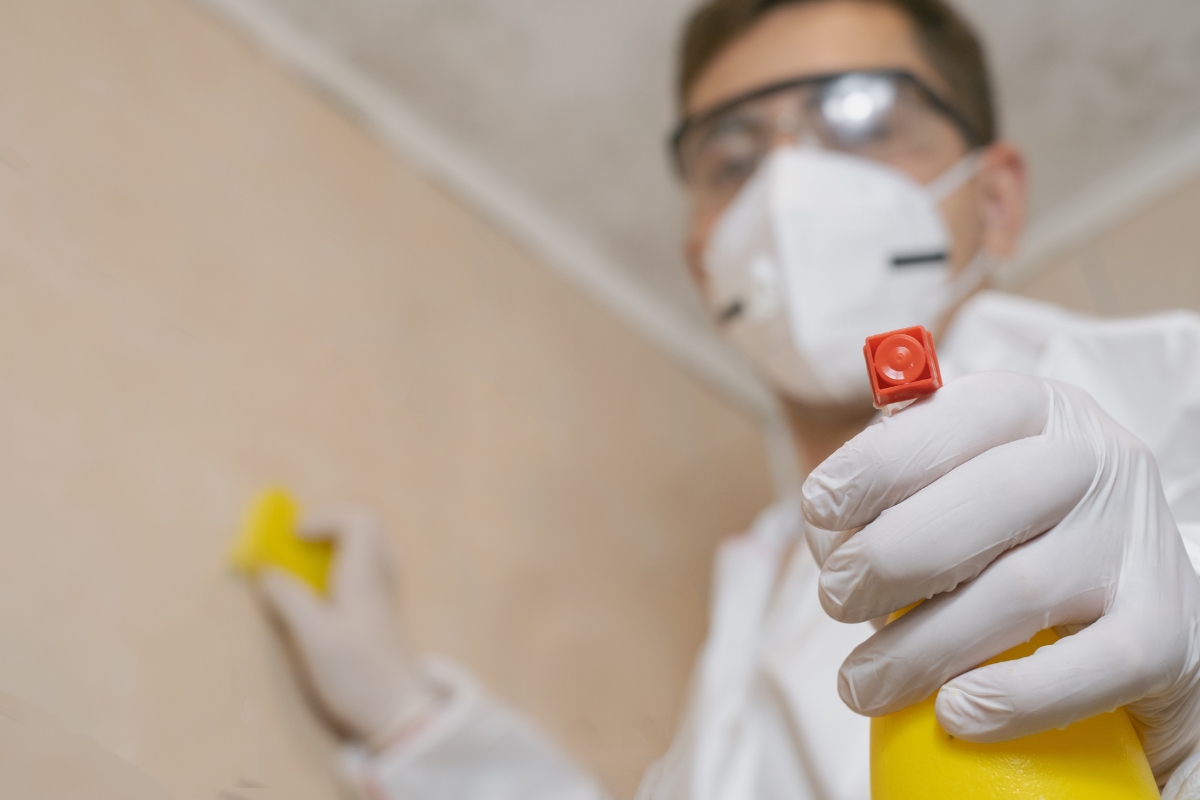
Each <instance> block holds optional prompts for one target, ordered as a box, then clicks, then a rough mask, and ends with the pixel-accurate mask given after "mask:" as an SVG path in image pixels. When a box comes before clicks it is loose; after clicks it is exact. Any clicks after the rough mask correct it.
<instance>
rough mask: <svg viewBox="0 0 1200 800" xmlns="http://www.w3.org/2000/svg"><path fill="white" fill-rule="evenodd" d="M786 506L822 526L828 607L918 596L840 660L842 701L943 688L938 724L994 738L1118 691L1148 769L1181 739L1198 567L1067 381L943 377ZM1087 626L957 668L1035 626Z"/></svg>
mask: <svg viewBox="0 0 1200 800" xmlns="http://www.w3.org/2000/svg"><path fill="white" fill-rule="evenodd" d="M803 505H804V511H805V517H806V518H807V519H808V521H809V522H810V523H811V524H812V525H814V526H817V527H819V528H822V529H825V530H823V531H822V530H810V532H809V541H810V545H811V546H812V549H813V552H814V554H815V556H816V558H817V561H818V563H822V562H823V568H822V572H821V578H820V596H821V603H822V605H823V606H824V607H825V610H826V611H827V612H828V613H829V614H830V615H831V616H832V617H834V618H835V619H838V620H842V621H844V622H859V621H864V620H870V619H874V618H877V617H880V616H882V615H885V614H888V613H890V612H892V611H896V610H898V609H901V608H904V607H905V606H907V605H909V604H910V603H913V602H915V601H917V600H921V599H925V600H926V601H927V602H925V603H923V604H922V605H920V606H919V607H917V608H916V609H914V610H913V611H911V612H909V613H908V614H907V615H905V616H904V617H902V618H901V619H899V620H897V621H896V622H894V623H892V624H890V625H888V626H887V627H885V628H883V629H882V630H880V631H879V632H877V633H876V634H875V635H874V636H872V637H871V638H870V639H868V640H867V641H866V642H864V643H863V644H862V645H861V646H859V647H858V648H856V649H855V650H854V652H853V653H851V655H850V657H849V658H848V659H847V660H846V662H845V663H844V664H843V665H842V669H841V672H840V675H839V686H838V689H839V693H840V694H841V696H842V699H843V700H844V701H845V702H846V704H847V705H849V706H850V707H851V708H852V709H854V710H855V711H857V712H859V713H861V714H866V715H869V716H878V715H882V714H886V713H889V712H892V711H895V710H898V709H900V708H904V707H905V706H908V705H911V704H912V703H915V702H918V701H920V700H922V699H924V698H926V697H928V696H929V695H930V694H932V693H933V692H935V691H938V689H939V687H941V689H940V691H938V697H937V702H936V710H937V718H938V721H939V722H940V723H941V725H942V727H943V728H944V729H945V730H946V731H947V732H948V733H950V734H952V735H954V736H957V737H960V738H962V739H966V740H968V741H974V742H997V741H1003V740H1007V739H1012V738H1016V737H1019V736H1025V735H1027V734H1032V733H1035V732H1039V731H1043V730H1048V729H1050V728H1059V727H1063V726H1066V725H1068V724H1070V723H1071V722H1074V721H1076V720H1079V719H1083V718H1085V717H1089V716H1092V715H1094V714H1097V713H1100V712H1104V711H1110V710H1112V709H1114V708H1117V707H1118V706H1122V705H1123V706H1126V707H1127V709H1128V711H1129V713H1130V715H1131V716H1132V718H1133V721H1134V723H1135V725H1136V726H1137V727H1138V729H1139V732H1140V733H1141V734H1142V735H1143V736H1144V745H1145V750H1146V755H1147V757H1148V758H1149V760H1150V765H1151V767H1152V768H1153V769H1154V772H1155V775H1156V776H1158V779H1159V782H1160V784H1161V783H1162V782H1163V781H1165V780H1166V778H1167V776H1168V775H1169V773H1170V771H1171V770H1172V769H1173V768H1174V767H1175V766H1176V765H1177V764H1179V762H1180V761H1181V760H1182V759H1183V758H1185V757H1186V756H1187V755H1188V753H1189V752H1191V750H1192V748H1193V746H1194V745H1195V743H1196V742H1197V739H1198V734H1200V687H1198V681H1200V580H1198V579H1197V577H1196V574H1195V572H1193V570H1192V566H1191V564H1190V563H1189V561H1188V557H1187V555H1186V553H1185V551H1184V546H1183V542H1182V540H1181V539H1180V536H1179V532H1178V530H1177V528H1176V526H1175V522H1174V520H1173V518H1172V516H1171V511H1170V509H1169V508H1168V506H1167V501H1166V498H1165V497H1164V495H1163V491H1162V488H1161V486H1160V482H1159V475H1158V467H1157V465H1156V464H1155V461H1154V457H1153V456H1152V455H1151V453H1150V452H1149V450H1148V449H1147V448H1146V447H1145V445H1143V444H1142V443H1141V442H1140V441H1138V440H1137V439H1135V438H1134V437H1133V436H1132V435H1131V434H1130V433H1128V432H1127V431H1125V430H1124V429H1123V428H1121V427H1120V426H1118V425H1117V424H1116V423H1115V422H1114V421H1113V420H1112V419H1111V418H1110V417H1109V416H1108V415H1107V414H1105V413H1104V411H1102V410H1101V409H1100V407H1099V406H1098V405H1097V404H1096V403H1095V402H1094V401H1093V400H1092V399H1091V397H1090V396H1089V395H1087V394H1086V393H1085V392H1083V391H1081V390H1079V389H1077V388H1075V387H1072V386H1068V385H1065V384H1061V383H1057V382H1050V381H1045V380H1041V379H1039V378H1034V377H1030V376H1026V375H1018V374H1013V373H1004V372H989V373H979V374H976V375H972V376H968V377H966V378H962V379H960V380H957V381H954V382H952V383H951V384H949V385H948V386H946V387H945V388H944V389H942V390H941V391H939V392H938V393H937V394H936V395H934V396H933V397H930V398H928V399H926V400H923V401H921V402H919V403H916V404H914V405H913V406H911V407H909V408H907V409H905V410H903V411H902V412H900V413H899V414H897V415H895V416H894V417H891V418H887V419H884V420H882V422H881V423H880V424H878V425H873V426H871V427H870V428H868V429H867V430H865V431H863V432H862V433H861V434H859V435H858V436H857V437H855V438H854V439H853V440H851V441H850V442H849V443H847V444H846V445H845V446H844V447H842V449H840V450H839V451H837V452H836V453H834V454H833V456H831V457H830V458H829V459H828V460H827V461H825V463H823V464H821V466H820V467H818V468H817V469H816V470H815V471H814V472H813V473H812V474H811V475H810V476H809V478H808V480H807V481H806V482H805V484H804V489H803ZM860 526H865V527H863V528H862V529H861V530H858V531H856V532H855V531H854V529H856V528H859V527H860ZM832 531H846V533H840V534H839V533H832ZM929 598H932V599H929ZM1086 623H1091V625H1090V626H1089V627H1086V628H1084V629H1083V630H1081V631H1080V632H1078V633H1076V634H1075V635H1074V636H1070V637H1067V638H1065V639H1063V640H1061V641H1059V642H1057V643H1055V644H1054V645H1051V646H1049V647H1045V648H1042V649H1041V650H1039V651H1038V652H1037V653H1035V654H1034V655H1032V656H1030V657H1028V658H1024V659H1021V660H1019V661H1013V662H1007V663H1003V664H997V665H993V666H988V667H981V668H979V669H973V668H974V667H975V666H976V665H978V664H981V663H982V662H984V661H986V660H987V659H989V658H991V657H993V656H995V655H998V654H999V653H1001V652H1003V651H1005V650H1007V649H1009V648H1010V647H1013V646H1015V645H1017V644H1020V643H1022V642H1025V641H1027V640H1028V639H1029V638H1030V637H1032V636H1033V635H1034V634H1035V633H1037V632H1038V631H1040V630H1042V629H1045V628H1049V627H1051V626H1056V625H1071V624H1086ZM947 681H949V682H948V683H947ZM943 684H944V685H943Z"/></svg>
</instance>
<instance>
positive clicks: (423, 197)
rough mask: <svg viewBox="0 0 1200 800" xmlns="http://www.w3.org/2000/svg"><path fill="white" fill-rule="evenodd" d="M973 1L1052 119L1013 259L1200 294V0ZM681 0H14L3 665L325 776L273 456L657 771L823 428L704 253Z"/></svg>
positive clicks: (494, 651) (432, 623)
mask: <svg viewBox="0 0 1200 800" xmlns="http://www.w3.org/2000/svg"><path fill="white" fill-rule="evenodd" d="M964 5H965V6H966V7H967V9H968V11H969V12H970V13H972V14H974V15H976V17H977V19H978V20H979V21H980V23H981V25H983V27H984V31H985V33H986V34H987V35H988V36H989V38H990V39H991V40H993V41H994V44H995V45H996V46H995V48H994V57H995V60H996V62H997V65H998V72H999V77H1000V81H1001V86H1002V89H1003V92H1002V96H1003V99H1004V103H1005V106H1006V108H1007V109H1008V110H1009V111H1010V112H1011V113H1009V115H1008V116H1009V118H1010V119H1011V120H1012V125H1011V126H1010V133H1011V134H1012V135H1013V136H1014V137H1015V138H1016V139H1017V140H1018V142H1019V143H1020V144H1022V145H1024V146H1026V147H1027V149H1029V150H1030V152H1031V154H1032V157H1033V167H1034V181H1035V188H1036V190H1037V191H1036V193H1035V208H1034V219H1033V231H1032V236H1031V240H1032V242H1033V245H1032V246H1031V248H1030V253H1029V254H1027V257H1026V258H1025V259H1024V260H1023V261H1021V262H1020V263H1018V264H1016V265H1014V266H1013V267H1012V268H1011V269H1010V270H1009V271H1008V272H1006V273H1005V274H1004V275H1003V276H1002V279H1003V282H1004V284H1005V285H1006V286H1008V287H1010V288H1014V289H1016V290H1018V291H1022V292H1025V293H1027V294H1030V295H1033V296H1037V297H1042V298H1045V299H1050V300H1053V301H1055V302H1060V303H1063V304H1065V305H1068V306H1071V307H1074V308H1079V309H1082V310H1088V311H1093V312H1097V313H1103V314H1128V313H1140V312H1144V311H1150V310H1155V309H1159V308H1168V307H1178V306H1184V307H1189V308H1197V309H1200V278H1198V277H1197V270H1196V263H1195V261H1196V258H1195V253H1196V252H1197V250H1198V247H1200V226H1197V225H1196V224H1195V220H1197V219H1198V218H1200V217H1198V215H1200V179H1197V178H1196V177H1194V176H1195V175H1196V169H1195V167H1197V166H1200V155H1198V154H1200V146H1197V143H1198V142H1200V135H1197V134H1196V131H1197V130H1200V129H1198V128H1196V127H1195V125H1194V122H1196V121H1197V120H1200V104H1197V103H1195V102H1194V101H1196V99H1197V98H1198V97H1200V92H1195V91H1194V89H1195V85H1194V83H1195V78H1194V76H1195V75H1196V74H1200V71H1197V69H1196V68H1195V67H1196V66H1197V64H1200V47H1198V46H1197V42H1200V14H1198V13H1197V12H1198V10H1200V6H1197V5H1195V4H1194V3H1191V2H1190V0H1188V2H1185V3H1184V2H1174V0H1172V2H1166V3H1163V4H1159V5H1156V7H1155V10H1154V12H1153V13H1150V12H1141V13H1139V11H1138V10H1139V9H1145V5H1144V4H1141V3H1136V2H1134V1H1133V0H1103V2H1101V1H1100V0H1087V2H1086V3H1082V2H1058V3H1052V4H1047V3H1045V2H1044V0H1020V1H1019V2H1017V1H1016V0H1014V2H1012V3H1007V4H988V3H985V2H983V0H976V1H975V2H971V3H965V4H964ZM691 6H692V1H691V0H670V2H663V3H645V2H644V0H613V2H609V3H595V4H575V3H567V4H564V3H561V2H538V0H455V1H454V2H445V0H343V2H338V3H331V2H317V1H316V0H270V2H267V0H196V2H191V3H189V2H186V1H185V0H0V202H2V203H3V210H2V212H0V331H2V333H3V335H2V336H0V442H2V443H3V446H0V529H2V530H3V531H4V533H5V536H6V538H5V542H6V545H7V546H6V547H5V549H4V551H3V558H0V642H3V646H0V692H7V693H10V694H11V695H13V696H15V697H17V698H20V700H21V701H22V702H26V703H29V704H31V706H34V707H36V708H38V709H41V710H44V711H46V712H48V713H49V714H52V715H53V716H54V717H55V718H56V719H57V720H58V721H59V723H61V724H62V725H63V726H65V727H67V728H69V729H70V730H72V731H75V732H78V733H80V734H82V735H84V736H86V737H90V738H91V739H92V740H93V741H95V742H96V743H98V744H99V745H100V746H101V747H102V748H104V749H106V750H108V751H110V752H112V753H115V754H116V755H117V756H119V757H120V758H122V759H124V760H125V761H126V762H128V764H130V765H131V766H132V767H133V768H134V769H136V770H139V771H140V772H141V773H142V774H143V775H144V776H146V777H147V778H148V779H149V780H151V781H153V782H157V783H158V784H159V785H160V786H161V787H162V788H163V789H164V791H169V792H171V793H172V796H174V797H180V798H192V797H195V798H206V800H211V798H213V797H214V796H219V797H223V798H225V799H226V800H228V799H229V798H283V797H286V798H297V799H298V800H304V798H328V797H332V796H333V794H334V789H333V782H332V778H331V777H330V771H329V766H330V751H331V748H332V746H333V743H332V742H331V741H330V740H329V739H328V738H327V737H326V736H325V734H324V733H323V732H322V729H321V727H320V725H319V724H318V723H317V722H316V721H315V720H314V719H313V718H312V717H311V715H310V714H309V713H308V712H307V710H306V708H305V706H304V704H303V702H302V698H301V697H300V695H299V693H298V691H297V689H296V688H295V684H294V682H293V681H292V679H291V677H290V676H289V675H288V672H287V667H286V663H285V661H284V658H283V654H282V652H281V651H280V650H279V648H278V646H277V645H276V643H275V640H274V639H273V638H272V637H271V636H270V635H269V634H270V632H269V630H268V628H267V626H266V624H265V623H264V622H263V620H262V619H261V615H260V614H259V613H258V610H257V609H256V608H255V606H254V603H253V599H252V597H251V596H250V594H249V593H248V592H247V590H246V589H245V587H244V586H242V585H241V584H240V582H238V581H237V580H236V579H235V578H234V577H233V576H231V575H230V574H229V573H228V571H227V569H226V567H225V558H226V554H227V551H228V548H229V545H230V543H231V540H232V537H233V534H234V532H235V530H236V528H237V526H238V524H239V519H240V515H241V513H242V511H243V509H244V506H245V503H246V502H247V501H248V499H249V498H250V496H251V495H252V494H253V493H254V492H255V491H257V490H258V489H259V488H261V487H262V486H264V485H265V484H268V483H275V482H281V483H284V484H286V485H288V486H290V487H292V488H293V489H294V490H295V491H296V492H297V493H298V494H299V495H300V497H301V498H302V499H303V500H304V501H305V502H306V503H307V504H308V505H310V506H312V505H321V504H326V503H338V502H354V503H361V504H366V505H369V506H371V507H373V508H375V509H377V510H378V511H379V512H380V514H381V515H382V516H383V518H384V519H385V521H386V522H387V524H388V526H389V528H390V530H391V532H392V536H393V540H394V543H395V545H396V547H397V550H398V551H399V552H400V554H401V558H402V562H403V564H404V582H403V583H404V585H403V607H404V613H405V616H406V619H407V620H408V622H409V624H410V625H411V627H412V629H413V631H414V633H415V637H416V639H417V644H418V645H419V646H420V647H422V648H423V649H427V650H431V651H436V652H442V653H446V654H449V655H452V656H455V657H457V658H460V659H462V660H463V661H464V662H466V663H467V664H468V665H469V666H470V667H471V668H472V669H473V670H474V671H475V672H476V673H477V674H478V675H479V676H480V677H481V678H482V679H483V680H484V681H485V682H486V683H487V684H488V685H489V686H490V687H491V688H492V689H494V690H495V691H496V692H497V693H498V694H499V695H500V696H502V697H503V698H505V699H507V700H508V701H510V702H511V703H512V704H513V705H515V706H517V707H519V708H520V709H522V710H523V711H525V712H527V713H529V714H531V715H532V716H533V717H534V719H536V720H537V721H538V722H540V723H541V724H543V725H545V726H546V727H547V728H548V729H549V730H550V731H551V732H552V733H553V734H555V735H556V736H558V737H560V738H561V740H562V741H563V742H564V743H565V745H566V747H567V748H568V749H569V750H570V751H571V752H572V753H573V754H574V755H575V756H576V757H577V758H579V759H580V760H581V761H582V762H584V763H585V764H587V765H588V766H589V767H591V768H593V769H595V770H597V771H598V772H599V774H600V775H601V776H602V777H603V779H604V780H605V781H606V783H607V784H608V785H609V786H610V788H611V789H612V790H613V792H614V794H615V795H616V796H617V797H628V796H631V795H632V791H633V787H634V786H635V785H636V782H637V780H638V778H639V777H640V775H641V773H642V771H643V769H644V768H645V766H646V765H647V763H648V762H649V761H650V760H651V759H652V758H654V757H656V756H658V755H660V754H661V753H662V751H663V750H664V749H665V747H666V745H667V743H668V741H669V739H670V734H671V731H672V729H673V726H674V725H675V722H676V716H677V713H678V710H679V708H680V706H681V702H682V698H683V693H684V691H685V688H686V685H685V684H686V678H687V674H688V672H689V670H690V666H691V662H692V658H693V657H694V654H695V651H696V648H697V647H698V645H699V643H700V641H701V639H702V637H703V634H704V627H705V616H706V599H707V592H708V579H709V567H710V560H711V555H712V551H713V548H714V546H715V543H716V542H717V540H718V539H719V538H720V537H721V536H723V535H725V534H728V533H730V532H732V531H736V530H739V529H741V528H743V527H744V526H745V525H746V524H747V523H748V522H749V521H750V520H751V519H752V517H753V515H754V513H755V512H756V511H757V510H758V509H760V508H761V507H762V506H763V505H764V504H765V503H767V502H768V501H769V500H770V498H771V496H772V494H773V489H772V478H774V480H775V482H776V485H778V484H779V483H780V482H782V481H786V480H787V478H788V473H789V470H790V469H792V467H791V466H790V465H789V464H788V463H787V458H786V457H784V456H782V455H781V454H782V453H783V452H784V451H785V449H786V448H781V447H780V446H779V445H780V441H781V440H780V438H779V430H778V427H777V426H776V423H775V421H774V417H773V415H772V409H771V406H770V403H769V401H768V399H767V397H766V394H765V392H764V391H763V389H762V387H761V385H759V384H758V383H757V382H756V380H755V379H754V378H753V377H752V376H751V375H750V374H749V373H748V372H747V371H746V370H745V367H744V365H743V364H742V363H741V362H740V361H738V360H737V359H736V358H734V357H733V356H732V355H731V354H730V353H729V351H728V350H727V349H725V348H724V347H723V346H722V345H721V344H720V343H719V342H716V341H715V340H714V339H713V338H712V337H711V336H710V335H709V334H708V333H707V332H706V330H705V328H704V325H703V320H702V318H701V316H700V314H699V311H698V307H697V305H696V302H695V297H694V296H693V295H692V294H691V293H690V289H689V288H688V287H687V285H686V283H685V282H684V281H683V280H682V270H681V267H680V265H679V263H678V259H677V257H676V255H675V253H676V251H675V247H676V245H675V241H676V236H677V234H678V229H679V223H680V219H681V217H680V213H681V208H680V205H679V198H678V195H677V194H676V192H675V190H674V189H673V188H672V187H671V177H670V175H669V174H668V173H667V171H666V168H665V163H664V160H663V158H662V155H663V151H662V138H663V134H665V132H666V129H667V127H668V126H669V123H670V119H671V116H672V113H673V111H672V108H671V99H670V75H671V66H670V61H671V53H672V48H673V46H674V39H675V35H676V33H677V28H678V25H679V23H680V21H681V19H682V16H683V15H684V14H685V13H686V11H687V10H688V9H689V8H690V7H691ZM214 11H216V12H219V13H213V12H214ZM1081 20H1082V21H1086V25H1087V26H1088V28H1087V31H1086V34H1087V35H1086V36H1085V35H1082V34H1081V33H1080V32H1079V31H1078V30H1076V29H1075V28H1074V27H1072V26H1073V25H1078V24H1083V23H1081V22H1080V21H1081ZM1051 89H1052V91H1051ZM1189 89H1190V90H1191V93H1189V91H1188V90H1189ZM1068 101H1069V102H1068ZM1193 106H1196V107H1193ZM764 432H765V433H766V436H765V437H764V436H763V433H764ZM0 788H2V787H0Z"/></svg>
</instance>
